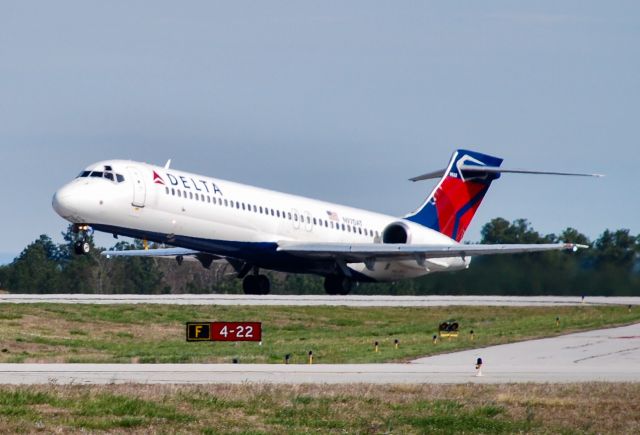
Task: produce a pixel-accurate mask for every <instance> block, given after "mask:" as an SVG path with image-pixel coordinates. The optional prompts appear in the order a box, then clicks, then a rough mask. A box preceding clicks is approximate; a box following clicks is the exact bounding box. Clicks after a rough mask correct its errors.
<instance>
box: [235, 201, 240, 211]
mask: <svg viewBox="0 0 640 435" xmlns="http://www.w3.org/2000/svg"><path fill="white" fill-rule="evenodd" d="M236 208H237V209H238V210H240V203H239V202H238V201H236Z"/></svg>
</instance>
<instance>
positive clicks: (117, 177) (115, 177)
mask: <svg viewBox="0 0 640 435" xmlns="http://www.w3.org/2000/svg"><path fill="white" fill-rule="evenodd" d="M105 169H106V170H105V171H82V172H80V174H79V175H78V176H77V177H76V178H86V177H91V178H106V179H107V180H111V181H113V182H114V183H122V182H123V181H124V176H122V175H121V174H117V173H115V172H113V170H112V169H111V166H105Z"/></svg>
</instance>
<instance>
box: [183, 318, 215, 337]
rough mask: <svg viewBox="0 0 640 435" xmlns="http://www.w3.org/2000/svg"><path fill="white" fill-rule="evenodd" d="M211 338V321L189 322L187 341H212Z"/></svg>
mask: <svg viewBox="0 0 640 435" xmlns="http://www.w3.org/2000/svg"><path fill="white" fill-rule="evenodd" d="M210 340H211V323H210V322H188V323H187V341H210Z"/></svg>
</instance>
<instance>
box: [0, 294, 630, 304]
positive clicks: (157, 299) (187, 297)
mask: <svg viewBox="0 0 640 435" xmlns="http://www.w3.org/2000/svg"><path fill="white" fill-rule="evenodd" d="M43 302H50V303H61V304H171V305H280V306H321V305H324V306H350V307H439V306H453V305H458V306H461V305H472V306H570V305H580V304H582V303H584V304H586V305H625V306H626V305H640V297H603V296H588V297H585V299H584V301H582V298H581V297H577V296H361V295H358V296H354V295H350V296H329V295H301V296H297V295H266V296H255V295H228V294H224V295H223V294H206V295H194V294H183V295H97V294H50V295H36V294H0V303H22V304H26V303H43Z"/></svg>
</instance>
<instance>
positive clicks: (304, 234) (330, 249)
mask: <svg viewBox="0 0 640 435" xmlns="http://www.w3.org/2000/svg"><path fill="white" fill-rule="evenodd" d="M502 161H503V159H501V158H498V157H494V156H490V155H487V154H482V153H479V152H475V151H470V150H464V149H459V150H456V151H455V152H454V153H453V155H452V157H451V159H450V161H449V164H448V165H447V167H446V168H445V169H441V170H438V171H434V172H430V173H427V174H423V175H421V176H418V177H414V178H412V179H410V180H411V181H420V180H426V179H432V178H440V181H439V182H438V183H437V185H436V186H435V188H433V190H432V191H431V193H430V194H429V195H428V196H427V198H426V199H425V200H424V202H423V203H422V204H421V205H420V206H419V207H418V208H417V209H416V210H415V211H414V212H412V213H409V214H407V215H405V216H402V217H395V216H388V215H384V214H380V213H375V212H371V211H367V210H361V209H357V208H353V207H348V206H343V205H338V204H333V203H329V202H325V201H319V200H315V199H310V198H306V197H302V196H295V195H289V194H286V193H281V192H276V191H271V190H266V189H262V188H258V187H252V186H248V185H243V184H239V183H235V182H231V181H224V180H220V179H217V178H212V177H206V176H202V175H197V174H192V173H188V172H183V171H178V170H174V169H173V168H171V167H170V163H171V160H169V161H168V162H167V164H166V165H165V166H164V167H162V166H155V165H151V164H147V163H141V162H135V161H127V160H109V161H102V162H98V163H94V164H92V165H89V166H88V167H87V168H86V169H84V170H83V171H82V172H81V173H80V174H79V175H78V176H77V177H76V178H75V179H74V180H73V181H71V182H70V183H68V184H66V185H65V186H63V187H62V188H60V189H59V190H58V191H57V192H55V194H54V196H53V201H52V203H53V204H52V205H53V208H54V210H55V211H56V212H57V213H58V214H59V215H60V216H61V217H62V218H64V219H66V220H68V221H69V222H71V223H73V229H74V232H76V234H77V236H76V237H77V239H76V242H75V245H74V248H75V252H76V253H77V254H79V255H83V254H88V253H89V251H90V249H91V248H90V245H89V243H88V241H87V237H88V234H90V233H91V232H92V231H93V230H97V231H102V232H106V233H112V234H113V235H114V237H118V236H126V237H133V238H137V239H142V240H143V241H144V246H145V249H140V250H129V251H104V252H102V254H103V255H106V256H107V257H115V256H143V257H169V258H175V259H176V260H177V261H178V263H179V264H181V263H182V261H184V260H185V259H189V260H192V261H195V260H197V261H199V262H200V263H201V264H202V266H204V267H206V268H209V267H210V266H211V264H212V263H213V262H214V261H215V262H219V261H226V262H228V263H229V264H231V266H232V267H233V268H234V270H235V272H236V273H237V277H238V278H240V279H242V280H243V283H242V286H243V290H244V292H245V293H246V294H267V293H269V291H270V287H271V284H270V281H269V279H268V277H267V276H266V275H264V274H261V273H260V270H275V271H282V272H288V273H305V274H315V275H320V276H323V277H324V288H325V290H326V292H327V293H328V294H331V295H337V294H342V295H346V294H348V293H349V292H350V291H351V289H352V286H353V285H354V283H357V282H385V281H397V280H401V279H405V278H416V277H419V276H423V275H426V274H429V273H434V272H442V271H454V270H462V269H466V268H468V267H469V265H470V263H471V258H472V257H473V256H478V255H496V254H515V253H523V252H540V251H551V250H573V251H575V250H577V249H578V248H586V246H583V245H578V244H574V243H551V244H496V245H487V244H465V243H461V240H462V238H463V236H464V233H465V231H466V229H467V227H468V226H469V224H470V223H471V220H472V218H473V216H474V214H475V213H476V211H477V209H478V207H479V206H480V203H481V202H482V200H483V198H484V196H485V194H486V193H487V191H488V189H489V186H490V185H491V183H492V182H493V181H494V180H496V179H498V178H500V176H501V174H503V173H524V174H551V175H569V176H593V177H599V176H601V175H600V174H582V173H566V172H549V171H528V170H518V169H503V168H501V167H500V166H501V164H502ZM149 241H151V242H155V243H157V244H161V245H164V246H169V247H165V248H156V249H148V245H147V243H148V242H149Z"/></svg>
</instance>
